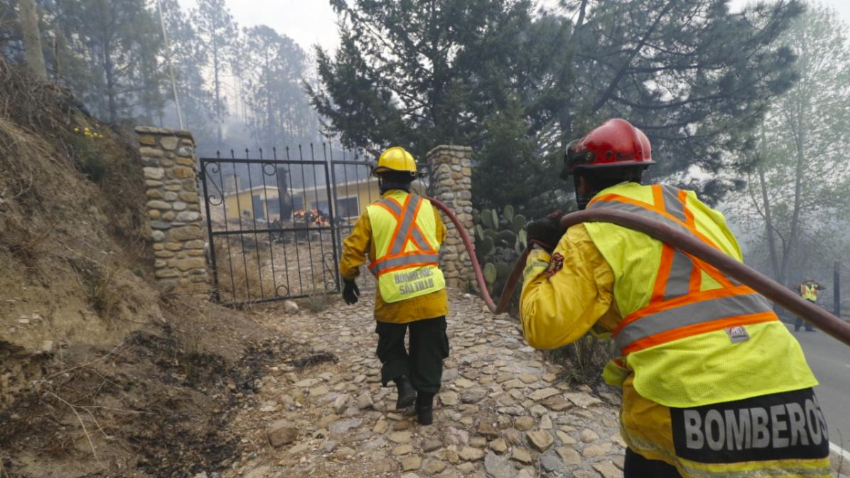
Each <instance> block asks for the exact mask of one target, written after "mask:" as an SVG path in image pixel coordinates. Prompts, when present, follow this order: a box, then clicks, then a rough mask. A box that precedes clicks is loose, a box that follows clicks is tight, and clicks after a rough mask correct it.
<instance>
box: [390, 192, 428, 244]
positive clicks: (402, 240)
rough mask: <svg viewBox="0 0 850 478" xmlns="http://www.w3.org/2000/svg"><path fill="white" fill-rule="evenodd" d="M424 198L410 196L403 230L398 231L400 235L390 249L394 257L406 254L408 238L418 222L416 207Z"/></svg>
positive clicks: (403, 218) (402, 225) (403, 219)
mask: <svg viewBox="0 0 850 478" xmlns="http://www.w3.org/2000/svg"><path fill="white" fill-rule="evenodd" d="M421 200H422V198H420V197H419V196H416V195H414V194H411V195H410V200H409V201H408V202H407V208H405V210H404V215H403V216H402V217H401V228H400V229H399V230H398V235H397V236H396V238H395V242H393V245H392V247H391V248H390V252H389V255H391V256H394V255H396V254H401V253H402V252H404V245H405V244H406V243H407V236H409V235H410V229H411V228H412V227H413V221H415V220H416V206H417V205H418V204H419V201H421Z"/></svg>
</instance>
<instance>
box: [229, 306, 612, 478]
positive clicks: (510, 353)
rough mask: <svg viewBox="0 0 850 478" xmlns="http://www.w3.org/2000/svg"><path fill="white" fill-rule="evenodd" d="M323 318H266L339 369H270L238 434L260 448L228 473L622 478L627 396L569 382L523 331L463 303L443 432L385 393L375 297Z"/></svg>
mask: <svg viewBox="0 0 850 478" xmlns="http://www.w3.org/2000/svg"><path fill="white" fill-rule="evenodd" d="M368 295H370V294H369V293H368V292H367V293H365V294H364V297H363V300H361V302H360V303H359V304H358V305H357V306H353V307H346V306H344V305H342V304H341V303H339V304H334V306H333V307H332V308H330V309H328V310H326V311H325V312H322V313H320V314H313V313H309V312H306V311H304V310H302V311H301V312H299V313H298V314H295V315H283V312H282V310H275V311H273V312H270V313H267V314H266V316H267V320H268V323H269V324H270V325H273V326H275V327H276V328H278V329H280V330H281V332H283V333H284V334H285V335H286V336H289V337H292V338H293V339H294V340H296V341H298V342H303V343H305V344H309V345H311V346H312V348H313V349H314V352H316V353H321V352H329V353H331V354H334V355H335V356H336V357H337V358H338V362H337V363H336V364H334V363H324V364H320V365H317V366H311V367H305V368H303V369H300V370H299V369H297V368H295V367H292V366H291V365H285V364H282V365H280V366H274V367H271V368H270V369H269V370H268V375H267V376H265V377H264V378H263V379H262V380H263V386H262V388H261V389H260V393H259V400H258V401H256V402H255V403H253V404H252V405H250V406H246V407H245V408H244V409H243V410H242V411H241V412H240V413H239V415H238V417H237V418H236V420H235V421H234V425H233V427H234V431H235V432H237V433H238V434H239V435H241V436H242V437H244V438H243V439H242V441H243V443H244V444H246V447H247V448H248V449H249V450H251V449H253V450H254V451H253V452H250V453H247V454H243V459H242V461H241V462H240V463H239V464H238V465H237V466H236V467H235V468H234V469H233V470H232V471H229V472H227V473H225V474H224V476H227V477H229V476H247V477H249V478H267V477H268V478H271V477H302V476H303V477H308V476H309V477H314V476H315V477H324V476H328V477H330V476H333V477H361V476H362V477H373V476H401V477H404V478H415V477H428V476H440V477H461V476H463V477H476V476H478V477H483V476H490V477H496V478H514V477H535V476H546V477H561V476H564V477H570V476H571V477H577V478H585V477H606V478H610V477H617V476H622V471H621V468H622V464H623V453H624V448H623V447H624V444H623V442H622V439H621V438H620V436H619V432H618V428H617V411H616V410H617V408H616V404H615V403H614V402H616V401H617V400H618V398H617V397H616V396H614V395H607V394H602V395H603V397H604V398H600V397H599V396H596V395H593V394H592V393H590V392H591V390H590V389H589V388H586V387H584V388H580V387H579V388H574V387H570V386H568V385H567V384H566V383H564V382H563V381H561V380H560V378H559V372H560V369H559V367H557V366H555V365H551V364H548V363H546V362H544V359H543V356H542V354H541V353H540V352H537V351H535V350H533V349H531V348H530V347H528V346H527V345H526V344H525V343H524V342H523V340H522V334H521V331H520V330H519V327H518V324H516V323H515V322H514V321H513V320H512V319H510V318H509V317H507V316H502V317H500V318H496V319H494V318H493V316H492V315H491V314H490V313H489V312H486V311H485V310H484V305H483V302H481V301H480V300H479V299H477V298H474V297H472V296H469V295H465V296H461V295H454V296H453V297H452V299H451V310H452V311H451V314H450V316H449V317H448V323H449V337H450V343H451V356H450V358H449V359H448V360H447V361H446V362H445V372H444V375H443V388H442V390H441V392H440V394H439V398H438V401H437V403H436V408H435V421H434V425H432V426H428V427H422V426H420V425H418V424H417V423H416V420H415V418H414V417H412V416H408V415H404V414H402V413H399V412H398V411H396V410H395V409H394V406H395V399H396V394H395V391H394V388H389V387H387V388H385V387H381V384H380V375H379V371H380V362H379V361H378V359H377V358H376V357H375V353H374V350H375V345H376V343H377V335H376V334H375V333H374V320H373V319H372V305H373V302H372V300H371V298H368V297H366V296H368Z"/></svg>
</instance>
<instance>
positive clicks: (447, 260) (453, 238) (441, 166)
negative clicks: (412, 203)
mask: <svg viewBox="0 0 850 478" xmlns="http://www.w3.org/2000/svg"><path fill="white" fill-rule="evenodd" d="M426 158H427V161H428V164H429V165H430V166H431V168H432V171H433V174H432V176H431V180H432V181H433V184H434V187H433V193H434V197H435V198H436V199H437V200H439V201H441V202H443V203H444V204H445V205H446V206H448V207H449V208H451V209H452V210H453V211H454V212H455V215H457V217H458V219H460V221H461V223H463V226H464V229H466V233H467V234H469V237H470V239H472V238H473V237H474V235H473V234H474V228H475V225H474V224H473V222H472V148H469V147H466V146H445V145H443V146H437V147H436V148H434V149H433V150H431V151H430V152H429V153H428V155H427V157H426ZM441 216H442V220H443V222H444V223H445V224H446V228H447V229H448V234H447V236H446V242H444V243H443V247H442V249H441V251H440V258H441V265H440V268H441V269H443V272H444V273H445V275H446V284H447V285H448V286H449V287H455V288H459V289H461V290H468V289H470V288H473V289H475V290H477V289H478V284H477V282H476V281H475V272H474V271H473V270H472V261H470V259H469V254H468V253H467V252H466V249H465V248H464V246H463V242H462V241H461V238H460V234H458V232H457V229H456V228H455V226H454V224H453V223H452V222H451V221H450V220H449V218H448V217H446V216H445V215H441Z"/></svg>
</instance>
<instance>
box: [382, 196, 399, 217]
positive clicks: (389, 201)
mask: <svg viewBox="0 0 850 478" xmlns="http://www.w3.org/2000/svg"><path fill="white" fill-rule="evenodd" d="M378 203H380V204H383V205H384V206H387V207H388V208H390V209H392V210H393V212H394V213H395V215H396V217H398V216H401V206H399V205H398V203H397V202H395V201H393V200H392V199H381V200H380V201H378Z"/></svg>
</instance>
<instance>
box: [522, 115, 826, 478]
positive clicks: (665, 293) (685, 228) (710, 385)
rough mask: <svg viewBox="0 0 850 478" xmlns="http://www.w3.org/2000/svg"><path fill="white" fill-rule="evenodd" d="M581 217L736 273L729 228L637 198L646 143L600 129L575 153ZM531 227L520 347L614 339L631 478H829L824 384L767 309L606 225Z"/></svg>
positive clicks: (692, 207)
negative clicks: (600, 218) (650, 224)
mask: <svg viewBox="0 0 850 478" xmlns="http://www.w3.org/2000/svg"><path fill="white" fill-rule="evenodd" d="M565 163H566V164H565V169H564V174H563V175H562V177H564V178H565V179H566V178H567V177H568V176H573V179H574V182H575V186H576V196H577V199H578V203H579V206H580V208H582V209H584V208H585V207H586V208H589V209H595V208H609V209H613V210H618V211H626V212H630V213H634V214H638V215H641V216H643V217H646V218H649V219H652V220H655V221H658V222H660V223H661V224H664V225H667V226H669V227H671V228H674V229H676V230H679V231H682V232H686V233H690V234H692V235H694V236H695V237H697V238H699V239H700V240H702V241H703V242H705V243H706V244H709V245H711V247H714V248H716V249H718V250H721V251H723V252H725V253H726V254H728V255H729V256H731V257H734V258H735V259H737V260H739V261H740V260H742V258H741V251H740V248H739V247H738V242H737V241H736V239H735V237H734V236H733V235H732V232H731V231H730V230H729V229H728V227H727V226H726V221H725V219H724V218H723V215H722V214H721V213H719V212H717V211H715V210H713V209H711V208H709V207H708V206H706V205H705V204H704V203H702V202H701V201H700V200H699V199H698V198H697V196H696V194H694V193H693V192H692V191H685V190H680V189H677V188H674V187H671V186H667V185H652V186H650V185H642V184H641V182H642V177H643V176H642V175H643V171H644V170H645V169H646V168H647V167H648V166H649V165H650V164H653V161H652V153H651V147H650V144H649V140H648V139H647V137H646V136H645V135H644V134H643V132H641V131H640V130H639V129H637V128H635V127H634V126H632V125H631V124H629V123H628V122H626V121H624V120H620V119H614V120H610V121H607V122H605V123H604V124H602V125H601V126H599V127H598V128H596V129H594V130H593V131H591V132H590V133H589V134H588V135H587V136H585V137H584V138H582V139H581V140H579V141H577V142H574V143H572V144H571V145H570V147H569V148H568V151H567V155H566V158H565ZM560 216H561V214H560V213H555V214H553V215H551V216H549V217H547V218H544V219H541V220H538V221H534V222H532V223H530V224H529V226H528V238H529V241H530V242H532V243H534V244H536V246H535V248H536V250H534V251H532V253H531V255H530V256H529V258H528V264H527V268H526V273H525V277H524V283H523V290H522V298H521V318H522V327H523V331H524V335H525V338H526V340H527V341H528V342H529V344H531V345H532V346H534V347H535V348H539V349H553V348H556V347H561V346H563V345H566V344H569V343H571V342H573V341H575V340H577V339H579V338H581V337H582V336H583V335H584V334H586V333H587V332H588V331H591V332H594V333H596V334H599V335H602V336H611V337H613V339H614V342H615V343H616V347H617V350H618V355H619V356H618V357H617V358H616V359H614V360H612V361H611V362H610V363H609V364H608V365H607V367H606V369H605V371H604V372H603V378H604V379H605V381H606V382H608V383H609V384H611V385H615V386H617V387H620V388H622V391H623V401H622V409H621V414H620V423H621V425H620V429H621V433H622V435H623V438H624V440H625V441H626V443H627V444H628V449H627V451H626V460H625V469H624V472H625V476H626V477H627V478H629V477H654V478H664V477H688V478H715V477H716V478H725V477H772V478H773V477H792V476H793V477H823V478H826V477H828V476H830V466H829V459H828V456H829V441H828V434H827V427H826V422H825V420H824V416H823V414H822V413H821V410H820V407H819V405H818V401H817V398H816V397H815V394H814V391H813V387H814V386H815V385H817V381H816V380H815V377H814V376H813V374H812V372H811V370H810V369H809V367H808V365H807V364H806V360H805V358H804V356H803V351H802V349H801V348H800V345H799V344H798V343H797V341H796V340H795V339H794V337H793V336H792V335H791V334H790V333H789V331H788V329H787V328H786V327H785V326H784V325H783V324H782V323H781V322H779V320H778V319H777V317H776V315H775V314H774V313H773V310H772V307H771V304H770V303H769V302H768V301H767V300H766V299H765V298H764V297H762V296H760V295H759V294H757V293H756V292H755V291H753V290H752V289H750V288H749V287H746V286H744V285H741V284H740V283H738V282H736V281H735V280H733V279H731V278H729V277H726V276H725V275H724V274H722V273H721V272H720V271H718V270H717V269H715V268H714V267H712V266H711V265H710V264H707V263H705V262H703V261H701V260H699V259H698V258H696V257H694V256H691V255H689V254H687V253H684V252H682V251H680V250H677V249H674V248H672V247H670V246H668V245H666V244H663V243H661V242H659V241H657V240H655V239H652V238H650V237H649V236H647V235H645V234H642V233H639V232H636V231H633V230H630V229H626V228H623V227H620V226H615V225H613V224H607V223H584V224H580V225H576V226H573V227H571V228H569V230H566V231H564V230H561V229H560V227H559V226H558V222H559V219H560Z"/></svg>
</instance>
